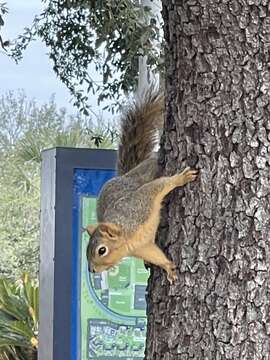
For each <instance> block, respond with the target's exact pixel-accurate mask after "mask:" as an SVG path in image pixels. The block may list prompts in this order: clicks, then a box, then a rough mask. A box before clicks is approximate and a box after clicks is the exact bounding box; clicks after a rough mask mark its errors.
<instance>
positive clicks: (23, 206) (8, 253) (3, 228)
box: [0, 92, 117, 277]
mask: <svg viewBox="0 0 270 360" xmlns="http://www.w3.org/2000/svg"><path fill="white" fill-rule="evenodd" d="M116 136H117V133H116V128H114V126H113V123H111V124H110V127H109V126H108V125H106V123H105V122H104V121H103V120H102V119H100V123H97V122H95V123H93V122H92V120H91V119H90V118H89V117H87V118H86V117H84V116H81V115H74V116H68V115H67V113H66V110H65V109H60V110H59V109H57V107H56V104H55V102H54V100H53V98H52V99H51V101H50V102H49V103H48V104H45V105H43V106H38V105H37V104H36V103H35V102H34V101H28V100H27V98H26V96H25V94H24V93H23V92H19V93H18V94H15V93H12V92H10V93H7V94H6V95H5V96H3V97H2V98H0V247H1V249H2V250H1V254H0V274H2V275H6V276H8V277H17V275H19V274H21V272H22V271H29V272H31V274H32V275H33V276H35V274H36V273H37V268H38V257H39V251H38V249H39V248H38V244H39V209H40V200H39V199H40V195H39V193H40V186H39V182H40V161H41V155H40V153H41V150H42V149H45V148H49V147H53V146H72V147H92V148H93V147H106V148H108V147H113V146H114V141H115V139H116Z"/></svg>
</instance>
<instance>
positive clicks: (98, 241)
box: [86, 88, 198, 283]
mask: <svg viewBox="0 0 270 360" xmlns="http://www.w3.org/2000/svg"><path fill="white" fill-rule="evenodd" d="M163 107H164V99H163V96H162V94H161V93H160V92H158V91H157V90H153V88H150V90H148V91H147V92H146V93H145V94H144V96H143V98H142V99H137V100H134V101H133V102H132V103H131V104H130V105H129V106H128V107H127V110H126V111H125V112H124V113H123V114H122V117H121V119H120V125H121V126H120V127H121V131H120V142H119V146H118V160H117V170H118V176H116V177H114V178H112V179H111V180H109V181H108V182H106V183H105V184H104V186H103V188H102V189H101V192H100V194H99V196H98V200H97V221H98V223H97V225H96V226H94V225H88V226H87V228H86V230H87V232H88V234H89V236H90V238H89V243H88V246H87V252H86V255H87V259H88V268H89V271H90V272H102V271H104V270H108V269H109V268H111V267H113V266H115V265H116V264H117V263H118V262H119V261H120V260H121V259H122V258H123V257H126V256H134V257H136V258H140V259H143V260H144V261H146V262H148V263H152V264H154V265H157V266H160V267H161V268H163V269H164V270H165V271H166V272H167V279H168V280H169V282H170V283H172V282H173V281H174V280H176V271H175V270H176V266H175V265H174V263H173V262H172V261H170V260H169V259H168V258H167V256H166V255H165V254H164V253H163V251H162V250H161V249H160V248H159V247H158V246H157V245H156V244H155V236H156V232H157V228H158V225H159V217H160V208H161V203H162V200H163V199H164V197H165V196H166V195H167V194H168V193H169V192H170V191H172V190H173V189H175V188H176V187H179V186H183V185H185V184H187V183H188V182H190V181H193V180H195V179H196V177H197V173H198V172H197V170H191V169H190V168H188V167H187V168H185V169H184V170H183V171H182V172H180V173H178V174H175V175H173V176H162V177H159V176H158V161H157V155H156V154H155V153H154V148H155V146H156V144H157V140H158V136H157V130H158V129H161V128H162V122H163Z"/></svg>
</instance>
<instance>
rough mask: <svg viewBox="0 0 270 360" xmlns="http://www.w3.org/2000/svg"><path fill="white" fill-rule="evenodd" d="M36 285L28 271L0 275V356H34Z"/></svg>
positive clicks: (26, 359) (24, 359)
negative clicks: (15, 278) (14, 276)
mask: <svg viewBox="0 0 270 360" xmlns="http://www.w3.org/2000/svg"><path fill="white" fill-rule="evenodd" d="M37 335H38V286H37V283H36V282H35V281H33V280H32V279H31V278H30V277H29V275H28V274H23V275H22V276H21V278H20V280H19V281H16V282H14V281H10V280H7V279H4V278H1V279H0V360H7V359H9V360H31V359H33V360H34V359H36V355H37V348H38V338H37Z"/></svg>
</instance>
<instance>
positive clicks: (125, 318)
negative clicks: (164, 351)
mask: <svg viewBox="0 0 270 360" xmlns="http://www.w3.org/2000/svg"><path fill="white" fill-rule="evenodd" d="M80 207H81V209H80V224H81V225H82V227H85V226H87V225H88V224H95V223H96V198H95V197H93V196H87V194H83V195H81V196H80ZM80 237H81V238H80V254H81V257H80V274H81V276H80V279H81V280H80V291H79V294H80V345H81V346H80V348H81V351H80V353H81V354H80V360H142V359H143V357H144V343H145V335H146V316H145V309H146V302H145V290H146V283H147V279H148V276H149V273H148V271H147V270H146V269H145V267H144V264H143V261H141V260H139V259H135V258H124V259H123V260H122V261H121V263H119V264H118V265H117V266H115V267H114V268H113V269H111V270H109V271H105V272H103V273H95V274H89V272H88V265H87V261H86V256H85V254H86V247H87V243H88V235H87V233H86V232H80Z"/></svg>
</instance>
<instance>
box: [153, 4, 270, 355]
mask: <svg viewBox="0 0 270 360" xmlns="http://www.w3.org/2000/svg"><path fill="white" fill-rule="evenodd" d="M163 19H164V23H165V27H164V30H165V41H166V60H165V63H166V75H165V78H166V123H165V132H164V136H163V141H162V150H161V157H160V159H161V164H162V165H163V167H164V171H165V173H167V174H173V173H175V171H176V170H177V169H179V168H183V167H184V165H186V164H188V165H190V166H191V167H197V168H199V169H200V176H199V178H198V180H197V181H196V182H195V183H193V184H189V185H187V186H186V187H185V188H184V189H182V190H177V191H175V192H174V193H173V194H172V195H170V196H169V197H168V199H167V206H166V208H165V210H164V214H163V217H162V224H161V229H160V233H159V242H160V244H161V246H162V247H163V248H165V249H166V250H167V253H168V254H169V256H170V257H171V258H172V259H173V260H174V262H175V263H176V264H177V273H178V277H179V279H178V281H177V282H176V284H175V285H173V286H170V285H169V283H168V281H167V280H166V276H165V273H164V272H162V270H159V269H156V268H155V269H154V270H153V271H152V275H151V278H150V283H149V287H148V297H147V302H148V331H147V347H146V359H149V360H150V359H151V360H157V359H158V360H161V359H162V360H163V359H164V360H165V359H166V360H180V359H181V360H188V359H208V360H214V359H215V360H216V359H241V360H250V359H258V360H259V359H260V360H261V359H267V358H268V357H269V349H270V337H269V333H270V328H269V324H270V312H269V296H270V272H269V270H270V269H269V267H270V243H269V239H270V171H269V170H270V121H269V119H270V117H269V115H270V114H269V111H270V81H269V79H270V71H269V59H270V58H269V49H270V46H269V44H270V42H269V39H270V26H269V24H270V13H269V2H268V1H264V0H262V1H260V0H258V1H247V0H229V1H228V0H222V1H204V0H197V1H196V2H194V1H180V2H179V1H174V2H172V1H169V0H163Z"/></svg>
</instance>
